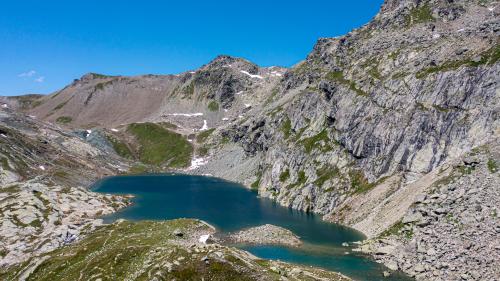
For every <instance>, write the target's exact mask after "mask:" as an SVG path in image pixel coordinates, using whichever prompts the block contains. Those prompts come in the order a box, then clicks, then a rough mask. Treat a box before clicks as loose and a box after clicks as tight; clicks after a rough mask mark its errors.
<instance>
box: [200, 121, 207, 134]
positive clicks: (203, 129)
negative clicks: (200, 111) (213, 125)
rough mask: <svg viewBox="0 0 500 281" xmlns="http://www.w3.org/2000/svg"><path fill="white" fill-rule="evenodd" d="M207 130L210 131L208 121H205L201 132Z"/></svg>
mask: <svg viewBox="0 0 500 281" xmlns="http://www.w3.org/2000/svg"><path fill="white" fill-rule="evenodd" d="M206 130H208V124H207V120H203V127H201V129H200V131H206Z"/></svg>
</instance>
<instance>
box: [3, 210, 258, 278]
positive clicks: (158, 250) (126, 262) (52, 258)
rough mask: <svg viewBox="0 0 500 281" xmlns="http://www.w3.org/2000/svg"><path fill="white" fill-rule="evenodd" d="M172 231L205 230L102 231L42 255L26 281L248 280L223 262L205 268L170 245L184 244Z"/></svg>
mask: <svg viewBox="0 0 500 281" xmlns="http://www.w3.org/2000/svg"><path fill="white" fill-rule="evenodd" d="M176 229H178V230H179V231H182V232H183V233H188V232H193V231H194V230H195V229H201V230H205V231H209V228H208V226H206V225H204V224H202V223H200V222H198V221H196V220H187V219H179V220H172V221H167V222H148V221H146V222H138V223H132V222H122V223H118V224H113V225H108V226H104V227H101V228H99V229H98V230H97V231H96V232H94V233H92V234H90V235H89V236H88V237H87V238H85V239H83V240H82V241H80V242H78V243H76V244H73V245H71V246H69V247H62V248H59V249H57V250H55V251H54V252H51V253H48V254H45V256H46V257H48V259H44V260H43V262H42V263H41V264H40V265H39V266H38V267H37V268H36V269H35V270H34V271H33V273H32V274H31V275H30V276H29V278H28V279H27V280H47V281H48V280H78V279H79V278H81V279H83V280H91V279H93V278H94V277H95V276H100V278H102V279H103V280H128V279H136V280H149V279H150V278H149V277H148V274H150V273H151V272H155V273H156V274H160V275H161V276H162V277H164V280H202V279H203V278H206V280H236V279H238V280H251V279H250V277H249V276H247V275H243V274H241V273H239V272H238V271H237V270H236V269H235V268H233V266H232V264H231V263H229V262H224V261H219V260H216V259H211V260H210V263H209V264H205V262H204V261H202V260H201V258H200V257H197V258H196V257H195V256H193V255H191V254H190V253H189V252H188V251H187V250H186V249H185V248H184V247H182V246H179V245H178V244H176V243H175V241H174V240H177V239H184V238H178V237H175V235H173V232H174V230H176ZM177 243H179V242H177ZM202 251H203V252H202V254H203V255H207V254H208V249H207V250H202ZM151 253H155V254H154V255H152V254H151ZM180 257H182V262H181V263H180V264H179V265H178V266H174V269H173V270H168V268H167V267H166V266H163V267H160V268H155V267H154V266H155V265H159V264H163V263H164V262H165V261H169V263H173V262H174V261H176V260H180ZM235 258H236V257H235ZM236 259H237V258H236ZM30 262H32V260H30V261H28V262H25V263H23V264H21V265H17V266H15V267H12V268H10V269H9V271H3V272H1V273H0V279H2V280H14V279H16V278H15V277H14V276H16V274H19V273H20V272H22V271H23V269H24V268H25V267H27V266H29V263H30ZM162 280H163V278H162Z"/></svg>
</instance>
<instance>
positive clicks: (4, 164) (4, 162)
mask: <svg viewBox="0 0 500 281" xmlns="http://www.w3.org/2000/svg"><path fill="white" fill-rule="evenodd" d="M0 160H1V162H2V169H3V170H4V171H12V168H11V167H10V165H9V159H7V158H5V157H2V159H0Z"/></svg>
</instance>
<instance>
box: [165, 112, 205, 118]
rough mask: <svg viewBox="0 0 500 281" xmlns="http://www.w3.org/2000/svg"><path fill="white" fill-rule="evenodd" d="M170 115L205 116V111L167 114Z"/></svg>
mask: <svg viewBox="0 0 500 281" xmlns="http://www.w3.org/2000/svg"><path fill="white" fill-rule="evenodd" d="M167 115H170V116H184V117H195V116H203V113H201V112H197V113H170V114H167Z"/></svg>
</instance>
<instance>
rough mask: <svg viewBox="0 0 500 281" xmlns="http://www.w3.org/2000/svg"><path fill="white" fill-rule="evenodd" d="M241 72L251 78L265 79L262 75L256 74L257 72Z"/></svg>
mask: <svg viewBox="0 0 500 281" xmlns="http://www.w3.org/2000/svg"><path fill="white" fill-rule="evenodd" d="M240 72H241V73H243V74H245V75H248V76H250V77H251V78H258V79H264V77H262V76H260V75H256V74H250V73H248V72H247V71H245V70H240Z"/></svg>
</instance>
